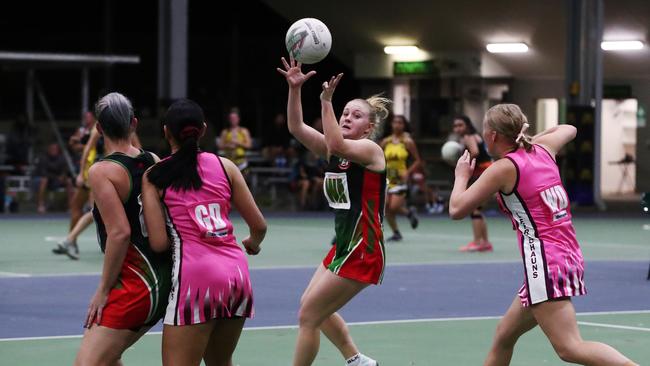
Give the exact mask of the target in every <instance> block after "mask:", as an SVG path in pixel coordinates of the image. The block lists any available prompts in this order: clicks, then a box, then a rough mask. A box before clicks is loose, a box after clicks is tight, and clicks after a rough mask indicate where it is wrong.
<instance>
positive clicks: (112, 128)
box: [95, 92, 134, 140]
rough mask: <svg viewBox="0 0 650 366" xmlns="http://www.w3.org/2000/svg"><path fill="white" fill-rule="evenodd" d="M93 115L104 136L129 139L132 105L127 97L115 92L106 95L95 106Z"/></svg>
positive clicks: (132, 115)
mask: <svg viewBox="0 0 650 366" xmlns="http://www.w3.org/2000/svg"><path fill="white" fill-rule="evenodd" d="M95 115H96V116H97V121H98V122H99V125H100V126H101V127H102V130H103V131H104V134H106V135H107V136H108V137H109V138H112V139H117V140H123V139H128V138H129V135H130V133H131V120H132V119H133V117H134V113H133V105H132V104H131V101H130V100H129V99H128V98H127V97H125V96H124V95H122V94H120V93H115V92H113V93H110V94H106V95H105V96H103V97H102V98H101V99H100V100H99V101H97V104H95Z"/></svg>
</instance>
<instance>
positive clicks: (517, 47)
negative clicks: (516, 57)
mask: <svg viewBox="0 0 650 366" xmlns="http://www.w3.org/2000/svg"><path fill="white" fill-rule="evenodd" d="M485 48H487V50H488V52H490V53H524V52H528V46H527V45H526V44H525V43H488V45H487V46H486V47H485Z"/></svg>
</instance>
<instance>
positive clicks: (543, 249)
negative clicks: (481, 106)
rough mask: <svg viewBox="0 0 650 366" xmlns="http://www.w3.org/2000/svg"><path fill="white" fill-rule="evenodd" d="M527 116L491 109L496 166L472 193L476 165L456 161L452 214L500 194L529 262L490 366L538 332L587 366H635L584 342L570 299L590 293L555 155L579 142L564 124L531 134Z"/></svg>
mask: <svg viewBox="0 0 650 366" xmlns="http://www.w3.org/2000/svg"><path fill="white" fill-rule="evenodd" d="M527 128H528V123H527V119H526V116H525V115H524V114H523V113H522V112H521V110H520V109H519V107H518V106H517V105H514V104H499V105H496V106H494V107H492V108H490V109H489V110H488V111H487V113H486V115H485V119H484V121H483V140H484V141H485V143H486V145H487V148H488V152H489V153H490V155H491V156H493V157H494V158H495V159H498V160H497V161H496V162H495V163H494V164H492V165H491V166H490V167H489V168H487V169H486V170H485V172H484V173H483V174H482V175H481V176H480V178H479V179H478V180H477V181H476V183H474V184H473V185H472V186H470V187H469V188H468V187H467V183H468V181H469V179H470V178H471V177H472V172H473V170H474V166H475V164H476V161H475V160H474V159H470V155H469V153H468V152H467V151H466V152H465V154H463V156H462V157H461V158H460V159H459V160H458V164H457V166H456V180H455V182H454V189H453V191H452V194H451V199H450V207H449V213H450V215H451V217H452V218H453V219H456V220H457V219H461V218H463V217H465V216H466V215H468V214H469V213H471V212H472V210H474V209H475V208H476V207H478V206H479V205H480V204H481V203H482V202H484V201H485V200H487V199H488V198H490V197H491V196H492V195H494V194H495V193H496V194H497V196H498V200H499V203H500V205H501V208H502V209H503V211H504V212H505V213H506V215H507V216H509V217H510V219H511V220H512V224H513V228H514V229H515V230H517V239H518V243H519V244H518V245H519V249H520V251H521V255H522V257H523V262H524V284H523V286H522V287H521V289H520V290H519V293H518V295H517V296H516V297H515V299H514V301H513V302H512V305H511V306H510V309H508V311H507V312H506V314H505V316H504V317H503V319H501V321H500V322H499V325H498V326H497V330H496V334H495V336H494V341H493V344H492V348H491V350H490V353H489V354H488V356H487V359H486V360H485V365H508V364H509V363H510V359H511V358H512V352H513V350H514V346H515V343H516V342H517V339H518V338H519V337H520V336H521V335H523V334H524V333H526V332H527V331H529V330H530V329H532V328H534V327H535V326H537V325H539V326H540V327H541V328H542V330H543V331H544V333H545V334H546V336H547V337H548V339H549V341H550V342H551V344H552V345H553V348H554V349H555V351H556V352H557V354H558V356H559V357H560V358H561V359H562V360H564V361H566V362H571V363H578V364H582V365H635V363H634V362H632V361H630V360H629V359H628V358H626V357H625V356H623V355H622V354H620V353H619V352H618V351H617V350H615V349H614V348H612V347H610V346H608V345H606V344H603V343H598V342H588V341H584V340H582V337H581V336H580V331H579V329H578V324H577V321H576V314H575V309H574V308H573V304H572V303H571V297H572V296H579V295H584V294H585V293H586V289H585V284H584V263H583V258H582V252H581V250H580V245H579V244H578V240H577V239H576V234H575V230H574V228H573V224H572V222H571V209H570V206H569V199H568V197H567V194H566V191H565V190H564V187H563V186H562V181H561V179H560V174H559V171H558V168H557V165H556V163H555V155H556V154H557V153H558V151H560V150H561V149H562V147H563V146H564V145H565V144H567V143H568V142H569V141H571V140H573V138H574V137H575V135H576V128H575V127H573V126H570V125H560V126H557V127H554V128H551V129H549V130H546V131H544V132H542V133H540V134H538V135H536V136H534V137H532V138H531V137H530V136H528V135H526V129H527Z"/></svg>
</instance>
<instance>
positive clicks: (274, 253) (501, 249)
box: [0, 213, 650, 366]
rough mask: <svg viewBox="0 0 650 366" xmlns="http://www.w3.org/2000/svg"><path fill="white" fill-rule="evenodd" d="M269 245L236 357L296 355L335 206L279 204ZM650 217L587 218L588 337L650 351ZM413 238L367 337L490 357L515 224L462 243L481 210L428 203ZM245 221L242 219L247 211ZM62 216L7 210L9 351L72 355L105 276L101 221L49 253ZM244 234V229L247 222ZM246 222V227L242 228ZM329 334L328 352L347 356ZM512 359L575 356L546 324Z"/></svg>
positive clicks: (3, 305)
mask: <svg viewBox="0 0 650 366" xmlns="http://www.w3.org/2000/svg"><path fill="white" fill-rule="evenodd" d="M267 219H268V223H269V233H268V236H267V239H266V240H265V242H264V244H263V250H262V252H261V253H260V255H259V256H257V257H250V265H251V268H252V270H251V275H252V281H253V287H254V296H255V308H256V316H255V318H254V319H252V320H249V321H248V322H247V324H246V330H245V331H244V333H243V334H242V337H241V340H240V343H239V346H238V349H237V351H236V353H235V356H234V363H235V365H242V366H243V365H269V366H271V365H289V364H290V363H291V358H292V353H293V346H294V342H295V337H296V328H295V324H296V319H297V310H298V301H299V298H300V295H301V293H302V291H303V290H304V288H305V286H306V285H307V282H308V281H309V279H310V277H311V275H312V273H313V270H314V268H315V267H316V265H317V264H318V263H319V262H320V261H321V260H322V258H323V257H324V255H325V253H326V252H327V250H328V249H329V241H330V239H331V237H332V234H333V218H332V217H331V216H330V215H329V214H326V213H324V214H311V213H307V214H300V215H299V214H286V215H283V214H272V215H269V216H268V217H267ZM647 221H648V220H642V219H639V218H630V217H615V216H611V215H608V216H607V217H598V216H594V215H583V216H580V217H578V218H576V219H575V225H576V230H577V233H578V238H579V239H580V242H581V245H582V248H583V252H584V255H585V258H586V276H585V281H586V284H587V289H588V295H587V296H584V297H579V298H576V299H575V300H574V304H575V307H576V310H577V311H578V313H579V315H578V321H579V323H580V329H581V331H582V334H583V337H584V338H586V339H590V340H598V341H604V342H607V343H609V344H611V345H612V346H614V347H616V348H618V349H619V350H620V351H622V352H623V353H625V354H626V355H627V356H629V357H631V358H632V359H634V360H636V361H637V362H640V363H641V364H647V363H648V362H650V347H648V346H649V345H650V281H646V280H645V278H646V274H647V271H648V259H649V258H650V241H649V240H648V236H649V234H650V231H647V230H644V229H643V226H644V224H647ZM400 223H401V225H402V233H403V234H404V238H405V240H404V241H403V242H401V243H397V244H387V246H386V248H387V249H386V250H387V263H388V267H387V270H386V274H385V277H384V283H383V284H382V285H380V286H372V287H369V288H368V289H366V290H364V292H362V293H361V294H360V295H359V296H358V297H357V298H355V299H354V300H353V301H352V302H351V303H350V304H348V305H347V306H346V307H345V308H344V309H343V310H342V311H341V314H342V315H343V317H344V318H345V319H346V320H347V321H348V322H349V323H350V330H351V332H352V336H353V337H354V339H355V342H356V343H357V345H358V346H359V347H360V349H361V351H362V352H364V353H367V354H369V355H372V357H374V358H376V359H378V360H380V361H381V365H382V366H387V365H452V364H453V365H479V364H481V363H482V360H483V358H484V357H485V354H486V353H487V350H488V349H489V346H490V343H491V339H492V334H493V332H494V328H495V326H496V324H497V322H498V319H499V317H500V316H501V315H502V314H503V313H504V312H505V310H506V309H507V307H508V305H509V304H510V303H511V301H512V299H513V298H514V296H515V294H516V291H517V289H518V288H519V286H520V285H521V282H522V278H523V270H522V264H521V259H520V258H519V255H518V250H517V248H516V243H515V234H514V232H513V231H512V227H511V225H510V223H509V221H507V220H506V219H504V218H502V217H491V218H489V220H488V224H489V231H490V237H491V241H492V243H493V244H494V247H495V250H494V252H493V253H460V252H458V251H457V248H458V247H459V246H460V245H462V244H465V243H466V242H468V241H469V240H470V238H471V231H470V223H469V221H467V220H465V221H457V222H454V221H451V220H449V219H448V218H446V217H444V216H434V217H431V216H423V217H421V222H420V227H419V228H418V229H417V230H416V231H412V230H411V229H410V228H408V227H407V223H406V221H401V222H400ZM234 224H235V227H236V228H238V229H239V230H236V233H240V234H241V233H244V232H245V231H244V230H243V229H244V226H243V223H242V221H241V220H240V219H234ZM66 228H67V222H66V219H65V217H63V216H45V217H37V216H18V217H12V216H1V217H0V247H1V248H2V253H3V255H2V256H0V324H2V327H0V365H43V364H48V365H69V364H71V363H72V360H73V359H74V355H75V353H76V350H77V348H78V346H79V342H80V334H81V333H82V331H83V329H82V319H83V316H84V313H85V310H86V308H87V305H88V301H89V299H90V297H91V296H92V294H93V292H94V290H95V286H96V285H97V281H98V275H99V271H100V269H101V263H102V262H101V261H102V256H101V253H100V252H99V249H98V246H97V243H96V239H95V234H94V228H92V227H91V228H89V230H88V231H86V232H85V233H84V234H83V235H82V237H81V238H80V240H79V245H80V249H81V260H79V261H71V260H69V259H68V258H67V257H64V256H56V255H53V254H51V253H50V249H51V247H52V246H53V245H54V242H55V241H56V240H57V239H59V238H61V237H62V236H64V235H65V231H66ZM242 235H243V234H242ZM242 235H238V237H241V236H242ZM160 330H161V328H160V326H157V327H155V328H154V329H152V332H151V333H150V334H148V335H146V336H145V337H143V338H142V339H141V340H140V341H139V342H138V343H137V344H136V345H135V346H134V347H132V348H131V349H130V350H129V351H127V352H126V354H125V356H124V363H125V364H126V365H160V364H161V361H160V341H161V335H160ZM343 364H344V362H343V360H342V358H341V356H340V355H339V354H338V353H337V351H336V350H335V349H334V347H333V346H331V344H330V343H329V342H328V341H327V339H326V338H325V337H322V338H321V351H320V353H319V356H318V358H317V360H316V362H315V365H343ZM512 364H513V365H562V364H563V362H562V361H560V360H559V359H558V358H557V356H556V355H555V353H554V352H553V349H552V348H551V346H550V344H549V343H548V341H547V340H546V338H545V337H544V335H543V334H542V332H541V331H540V330H539V329H535V330H533V331H532V332H530V333H528V334H526V335H524V336H523V337H522V338H521V340H520V342H519V343H518V344H517V347H516V349H515V355H514V358H513V362H512Z"/></svg>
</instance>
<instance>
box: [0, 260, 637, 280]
mask: <svg viewBox="0 0 650 366" xmlns="http://www.w3.org/2000/svg"><path fill="white" fill-rule="evenodd" d="M588 262H589V263H594V262H596V263H605V262H611V263H615V262H624V263H643V264H645V263H646V261H643V260H639V259H618V260H611V259H593V260H590V261H588ZM516 263H521V260H520V259H503V260H501V259H495V260H487V261H469V260H467V261H466V260H459V261H430V262H414V263H405V262H402V263H391V264H387V265H386V267H388V268H390V267H417V266H444V265H451V266H453V265H470V264H473V265H477V264H478V265H481V264H516ZM317 266H319V264H315V265H302V264H297V265H280V266H260V267H250V270H251V271H269V270H288V269H315V268H316V267H317ZM99 275H101V272H77V273H75V272H63V273H21V272H10V271H6V272H2V271H0V280H1V279H3V278H47V277H52V278H56V277H75V276H78V277H85V276H99Z"/></svg>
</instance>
